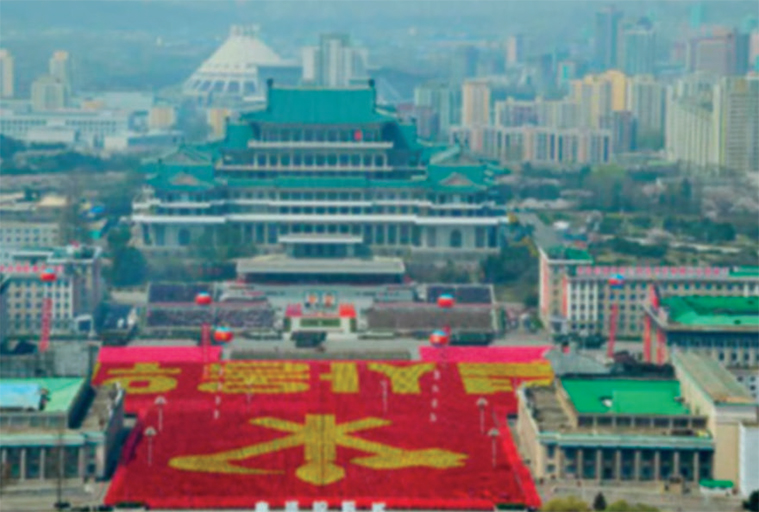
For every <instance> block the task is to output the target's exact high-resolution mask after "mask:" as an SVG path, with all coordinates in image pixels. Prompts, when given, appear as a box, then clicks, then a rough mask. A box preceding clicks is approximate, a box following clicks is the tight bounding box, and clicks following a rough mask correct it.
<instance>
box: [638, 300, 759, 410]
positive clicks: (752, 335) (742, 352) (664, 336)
mask: <svg viewBox="0 0 759 512" xmlns="http://www.w3.org/2000/svg"><path fill="white" fill-rule="evenodd" d="M645 314H646V318H645V322H646V328H645V336H644V337H646V338H647V339H646V342H647V343H648V344H650V345H656V346H657V347H658V349H657V353H658V354H659V355H660V357H659V360H660V361H662V362H663V361H665V360H669V359H671V355H672V353H673V352H675V351H676V350H680V351H689V352H698V353H701V354H704V355H707V356H709V357H711V358H713V359H714V360H716V361H719V362H720V363H722V364H724V365H726V366H727V367H728V368H731V369H732V368H736V369H756V368H757V367H759V297H756V296H749V297H713V296H703V295H690V296H680V297H665V298H663V299H661V300H660V301H658V302H657V301H655V300H654V301H651V302H650V303H649V304H647V305H646V308H645ZM755 373H756V372H755ZM751 391H752V392H753V393H754V394H755V395H756V382H754V388H753V389H751Z"/></svg>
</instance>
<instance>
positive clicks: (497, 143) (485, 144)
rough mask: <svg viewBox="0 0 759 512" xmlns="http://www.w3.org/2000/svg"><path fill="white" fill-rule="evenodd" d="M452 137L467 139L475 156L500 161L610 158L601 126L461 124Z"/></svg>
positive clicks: (601, 161)
mask: <svg viewBox="0 0 759 512" xmlns="http://www.w3.org/2000/svg"><path fill="white" fill-rule="evenodd" d="M452 139H454V140H456V139H458V140H466V141H469V145H470V148H475V149H472V151H473V152H475V153H476V154H478V156H482V157H483V158H487V159H489V160H495V161H499V162H504V163H507V162H511V163H514V162H519V163H523V162H528V163H530V164H540V165H549V166H550V165H556V166H562V165H573V164H591V165H594V164H605V163H608V162H609V161H610V159H611V150H612V134H611V131H610V130H601V129H585V128H567V129H560V128H552V127H545V126H532V125H524V126H511V127H505V126H478V127H473V128H463V127H461V128H457V129H456V130H454V133H453V137H452ZM473 141H474V142H473Z"/></svg>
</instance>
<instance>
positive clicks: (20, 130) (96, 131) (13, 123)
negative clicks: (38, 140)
mask: <svg viewBox="0 0 759 512" xmlns="http://www.w3.org/2000/svg"><path fill="white" fill-rule="evenodd" d="M129 124H130V115H129V114H128V113H126V112H92V111H83V110H81V111H77V110H71V111H66V110H63V111H57V112H35V113H18V112H10V111H0V134H3V135H5V136H7V137H12V138H14V139H18V140H26V139H27V138H28V136H29V132H30V131H33V130H34V129H40V128H49V129H58V130H71V131H73V132H75V133H76V138H77V140H79V141H80V142H82V143H84V144H86V145H90V146H97V145H98V144H100V143H102V140H103V139H104V138H105V137H106V136H107V135H118V134H122V133H125V132H127V131H129Z"/></svg>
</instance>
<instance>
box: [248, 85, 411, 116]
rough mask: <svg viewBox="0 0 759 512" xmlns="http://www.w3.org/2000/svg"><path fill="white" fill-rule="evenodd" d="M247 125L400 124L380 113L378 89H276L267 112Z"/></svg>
mask: <svg viewBox="0 0 759 512" xmlns="http://www.w3.org/2000/svg"><path fill="white" fill-rule="evenodd" d="M242 118H243V120H245V121H260V122H267V123H281V124H319V125H341V124H342V125H351V124H353V125H355V124H369V123H384V122H388V121H396V119H395V117H394V116H391V115H388V114H385V113H382V112H379V111H378V110H377V106H376V92H375V89H374V87H373V86H372V87H369V86H367V87H347V88H340V89H335V88H324V87H312V86H297V87H294V86H291V87H282V86H273V87H271V88H270V89H269V94H268V97H267V105H266V108H264V109H261V110H254V111H251V112H248V113H245V114H243V115H242Z"/></svg>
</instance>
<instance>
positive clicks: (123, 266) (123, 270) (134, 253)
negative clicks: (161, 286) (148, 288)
mask: <svg viewBox="0 0 759 512" xmlns="http://www.w3.org/2000/svg"><path fill="white" fill-rule="evenodd" d="M131 238H132V234H131V232H130V231H129V228H128V227H126V226H119V227H117V228H114V229H112V230H111V231H110V232H109V233H108V237H107V241H108V252H109V253H110V255H111V271H110V278H111V283H113V284H114V285H115V286H136V285H139V284H142V283H143V282H144V281H145V278H146V277H147V274H148V265H147V262H146V261H145V257H144V256H143V254H142V253H141V252H140V251H139V249H137V248H136V247H131V246H130V245H129V242H130V240H131Z"/></svg>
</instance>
